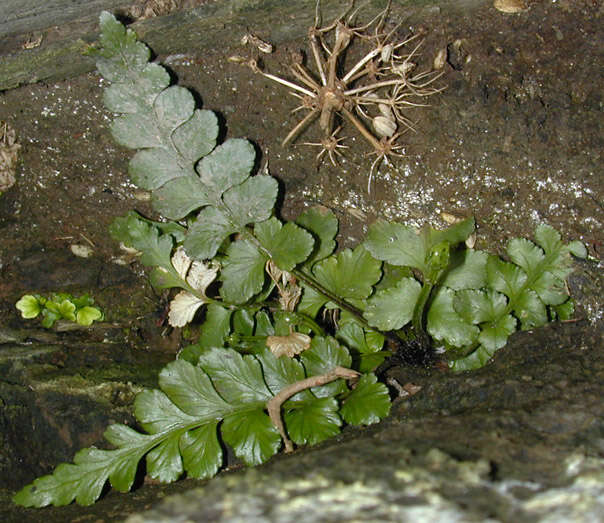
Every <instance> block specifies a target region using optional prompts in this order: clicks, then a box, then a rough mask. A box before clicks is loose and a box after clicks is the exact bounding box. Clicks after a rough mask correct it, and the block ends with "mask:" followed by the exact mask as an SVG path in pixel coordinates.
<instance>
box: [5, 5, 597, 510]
mask: <svg viewBox="0 0 604 523" xmlns="http://www.w3.org/2000/svg"><path fill="white" fill-rule="evenodd" d="M101 30H102V32H101V40H100V42H101V48H100V49H99V50H96V54H97V60H98V61H97V66H98V70H99V72H100V73H101V74H102V75H103V77H104V78H105V79H106V80H107V81H108V82H110V84H111V85H110V86H109V87H108V88H107V89H106V90H105V94H104V100H105V104H106V106H107V108H108V109H110V110H111V111H113V112H115V113H118V116H117V117H116V118H115V119H114V121H113V123H112V124H111V133H112V135H113V136H114V138H115V139H116V141H117V142H118V143H119V144H121V145H123V146H125V147H128V148H131V149H138V152H136V154H135V155H134V157H133V158H132V160H131V161H130V166H129V172H130V175H131V177H132V179H133V181H134V182H135V183H136V184H137V185H138V186H140V187H141V188H144V189H146V190H149V191H150V192H151V195H152V203H153V207H154V209H155V210H156V211H157V212H158V213H159V214H161V215H162V216H163V217H164V218H166V219H167V221H163V222H161V221H160V222H154V221H151V220H148V219H146V218H144V217H143V216H141V215H139V214H137V213H135V212H130V213H129V214H128V215H126V216H124V217H122V218H118V219H116V220H115V222H114V223H113V225H112V227H111V234H112V235H113V237H114V238H115V239H116V240H118V241H120V242H122V243H123V245H124V247H125V248H128V249H133V250H134V251H136V252H137V253H138V254H139V255H140V261H141V263H143V264H144V265H146V266H148V267H149V268H150V269H151V272H150V279H151V282H152V284H153V285H154V286H155V287H156V288H158V289H171V288H176V289H178V290H179V291H178V293H177V294H176V295H175V296H174V298H173V299H172V301H171V303H170V311H169V322H170V323H171V324H172V325H173V326H177V327H182V326H184V325H186V324H188V323H189V322H191V321H192V320H193V319H194V318H195V317H196V315H197V316H198V317H200V318H202V323H201V327H200V336H199V339H198V341H197V342H196V343H195V344H193V345H190V346H188V347H185V348H184V349H182V350H181V352H180V353H179V355H178V358H177V359H176V361H174V362H172V363H170V364H169V365H167V366H166V367H165V368H164V369H163V370H162V371H161V373H160V376H159V390H146V391H144V392H142V393H140V394H139V395H138V396H137V398H136V400H135V405H134V413H135V416H136V418H137V420H138V422H139V424H140V428H141V429H142V431H141V432H139V431H137V430H134V429H132V428H130V427H127V426H125V425H119V424H116V425H111V426H110V427H109V428H108V429H107V431H106V433H105V437H106V439H107V441H108V442H109V443H110V444H112V445H113V446H114V447H115V449H114V450H100V449H96V448H89V449H84V450H81V451H80V452H78V453H77V454H76V456H75V458H74V463H73V464H62V465H59V466H58V467H57V468H56V469H55V471H54V472H53V474H50V475H47V476H43V477H41V478H38V479H36V480H35V481H34V482H33V483H32V484H30V485H28V486H26V487H24V488H23V489H22V490H21V491H19V492H18V493H17V494H16V495H15V497H14V501H15V502H16V503H18V504H21V505H25V506H38V507H39V506H44V505H48V504H54V505H63V504H67V503H70V502H71V501H73V500H74V499H75V500H76V501H77V502H78V503H81V504H89V503H93V502H94V501H95V500H96V499H97V498H98V497H99V496H100V494H101V492H102V490H103V488H104V486H105V485H106V483H107V481H109V482H110V483H111V485H112V486H113V487H114V488H116V489H117V490H120V491H127V490H129V489H130V488H131V487H132V484H133V481H134V478H135V474H136V471H137V468H138V464H139V462H140V461H141V460H142V459H145V464H146V473H147V474H148V475H149V476H150V477H152V478H155V479H158V480H160V481H163V482H169V481H174V480H176V479H178V478H179V477H181V476H182V475H183V474H187V475H188V476H190V477H194V478H209V477H212V476H213V475H215V474H216V473H217V471H218V470H219V469H220V468H221V466H222V465H223V463H224V457H223V446H224V445H228V446H229V447H231V448H232V449H233V451H234V453H235V455H236V456H237V457H239V458H240V459H241V460H242V461H243V462H244V463H246V464H249V465H255V464H258V463H262V462H264V461H266V460H267V459H269V458H270V457H271V456H272V455H274V454H275V453H276V452H278V450H279V449H280V448H281V447H282V446H284V447H285V450H286V451H291V450H292V449H293V448H294V444H296V445H305V444H311V445H312V444H316V443H318V442H320V441H323V440H324V439H326V438H329V437H331V436H334V435H336V434H338V433H339V432H340V430H341V427H342V426H343V424H345V423H346V424H350V425H368V424H371V423H375V422H378V421H379V420H380V419H382V418H383V417H385V416H386V415H387V414H388V412H389V409H390V398H389V395H388V390H387V388H386V387H385V385H384V384H382V383H380V382H379V381H378V378H377V376H376V375H375V374H374V371H375V369H376V368H377V367H378V366H379V365H380V364H381V363H382V362H384V360H385V359H386V358H387V357H388V356H389V355H391V354H392V350H393V349H396V348H397V347H403V348H404V347H405V346H406V344H409V343H413V344H414V346H417V345H418V344H419V345H420V346H422V345H425V346H428V345H431V344H433V343H434V342H436V343H440V344H443V345H444V347H445V348H446V349H447V351H448V353H449V354H451V366H452V367H453V368H454V369H455V370H466V369H473V368H478V367H480V366H482V365H484V364H485V363H486V361H487V360H488V359H489V358H490V357H491V356H492V355H493V353H494V352H495V351H496V350H497V349H499V348H501V347H502V346H503V345H505V342H506V340H507V337H508V336H509V335H510V334H511V333H512V332H514V331H515V330H517V329H518V328H532V327H535V326H538V325H541V324H543V323H545V322H546V321H549V320H551V319H555V318H566V317H568V316H569V315H570V314H571V312H572V302H571V301H570V299H569V296H568V293H567V291H566V289H565V287H564V282H565V278H566V276H567V275H568V273H569V271H570V267H571V254H574V255H576V256H585V254H586V253H585V249H584V248H583V246H582V245H581V244H579V243H577V242H572V243H570V244H568V245H564V244H563V243H562V242H561V239H560V235H559V234H558V233H557V232H556V231H554V230H553V229H552V228H550V227H548V226H540V227H538V228H537V231H536V234H535V242H536V243H531V242H529V241H527V240H518V239H516V240H512V241H511V242H510V243H509V246H508V250H507V254H508V257H509V261H503V260H501V259H500V258H499V257H496V256H493V255H488V254H487V253H484V252H481V251H474V250H472V249H468V248H466V247H465V244H464V242H465V241H466V240H467V238H468V237H469V236H470V234H472V233H473V231H474V220H473V219H472V218H469V219H467V220H464V221H462V222H460V223H458V224H456V225H453V226H452V227H449V228H448V229H446V230H443V231H439V230H435V229H432V228H430V227H425V228H423V229H422V230H416V229H413V228H411V227H407V226H405V225H402V224H399V223H390V222H385V221H378V222H376V223H375V224H373V225H372V226H371V227H370V229H369V232H368V235H367V239H366V240H365V242H364V243H363V244H362V245H359V246H357V247H356V248H354V249H344V250H342V251H340V252H337V253H336V252H335V250H336V243H335V237H336V234H337V230H338V223H337V220H336V218H335V216H334V214H333V213H332V212H331V211H329V210H327V209H325V208H321V207H318V208H311V209H308V210H307V211H306V212H304V213H303V214H302V215H301V216H300V217H299V218H298V219H297V220H296V221H295V222H287V223H283V222H282V221H281V220H279V219H278V218H277V217H276V216H275V213H274V206H275V201H276V198H277V189H278V187H277V183H276V181H275V180H274V179H273V178H271V177H270V176H269V175H267V174H256V175H252V171H253V170H254V165H255V162H256V157H255V150H254V147H253V146H252V144H251V143H250V142H248V141H247V140H242V139H229V140H227V141H225V142H224V143H222V144H221V145H218V146H217V144H216V139H217V136H218V122H217V118H216V116H215V115H214V113H212V112H211V111H206V110H201V109H197V108H196V107H195V103H194V99H193V96H192V95H191V93H190V92H189V91H187V90H186V89H183V88H181V87H178V86H170V85H169V83H170V82H169V76H168V74H167V72H166V71H165V70H164V69H163V68H162V67H161V66H160V65H158V64H155V63H149V55H150V52H149V50H148V48H147V47H146V46H145V45H144V44H142V43H140V42H138V41H137V39H136V35H135V34H134V33H133V32H132V31H131V30H126V29H125V28H124V27H123V26H122V25H121V24H120V23H119V22H117V20H116V19H115V18H114V17H113V16H112V15H110V14H109V13H103V14H102V15H101ZM324 317H331V318H332V319H333V321H331V322H327V323H325V322H324V321H322V318H324ZM386 339H389V340H390V342H391V343H389V344H388V348H385V347H386V344H385V341H386Z"/></svg>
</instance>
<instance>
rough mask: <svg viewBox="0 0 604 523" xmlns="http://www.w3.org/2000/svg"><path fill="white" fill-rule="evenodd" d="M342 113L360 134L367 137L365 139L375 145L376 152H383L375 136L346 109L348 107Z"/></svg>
mask: <svg viewBox="0 0 604 523" xmlns="http://www.w3.org/2000/svg"><path fill="white" fill-rule="evenodd" d="M341 112H342V114H343V115H344V116H345V117H346V118H348V121H349V122H351V123H352V124H353V125H354V126H355V127H356V128H357V129H358V130H359V132H360V133H361V134H362V135H363V136H364V137H365V139H366V140H367V141H368V142H369V143H370V144H371V145H373V148H374V149H375V150H376V151H378V152H380V151H381V150H382V146H381V144H380V142H379V141H378V139H377V138H376V137H375V136H373V135H372V134H371V133H370V132H369V131H368V130H367V129H366V128H365V126H364V125H363V124H362V123H361V122H359V121H358V120H357V118H356V117H355V115H354V114H352V113H351V112H350V111H349V110H348V109H346V107H342V109H341Z"/></svg>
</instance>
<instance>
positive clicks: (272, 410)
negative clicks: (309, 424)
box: [266, 367, 360, 452]
mask: <svg viewBox="0 0 604 523" xmlns="http://www.w3.org/2000/svg"><path fill="white" fill-rule="evenodd" d="M359 376H360V374H359V373H358V372H357V371H356V370H352V369H347V368H345V367H334V368H333V369H332V370H330V371H329V372H327V373H325V374H321V375H319V376H311V377H310V378H306V379H304V380H300V381H296V382H295V383H292V384H291V385H288V386H287V387H285V388H283V389H281V390H280V391H279V393H278V394H276V395H275V396H274V397H273V398H272V399H270V400H269V401H268V403H267V404H266V408H267V410H268V415H269V417H270V418H271V421H272V422H273V424H274V425H275V427H277V429H279V433H280V434H281V437H282V438H283V443H284V444H285V452H293V450H294V444H293V443H292V441H291V440H290V439H289V437H288V436H287V432H286V430H285V426H284V425H283V420H282V418H281V405H283V404H284V403H285V402H286V401H287V400H288V399H289V398H291V397H292V396H293V395H294V394H297V393H298V392H301V391H303V390H306V389H311V388H312V387H318V386H320V385H325V384H327V383H331V382H332V381H335V380H337V379H340V378H344V379H346V380H351V379H355V378H358V377H359Z"/></svg>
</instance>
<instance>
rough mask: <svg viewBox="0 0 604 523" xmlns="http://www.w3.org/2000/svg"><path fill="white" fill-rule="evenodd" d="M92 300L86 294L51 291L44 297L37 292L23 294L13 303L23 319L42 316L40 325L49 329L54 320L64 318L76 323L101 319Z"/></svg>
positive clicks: (86, 322)
mask: <svg viewBox="0 0 604 523" xmlns="http://www.w3.org/2000/svg"><path fill="white" fill-rule="evenodd" d="M93 304H94V300H93V299H92V298H91V297H90V296H89V295H87V294H84V295H83V296H80V297H78V298H76V297H74V296H72V295H71V294H66V293H53V294H51V295H50V297H48V298H45V297H44V296H41V295H39V294H25V295H24V296H22V297H21V298H20V299H19V301H18V302H17V303H16V304H15V307H17V309H19V311H20V312H21V316H22V317H23V318H25V319H33V318H37V317H38V316H40V315H41V316H42V325H43V326H44V327H46V328H47V329H50V328H51V327H52V326H53V325H54V324H55V322H56V321H58V320H66V321H71V322H75V323H77V324H78V325H84V326H88V325H92V323H93V322H94V321H97V320H102V319H103V313H102V312H101V310H100V309H99V308H98V307H93Z"/></svg>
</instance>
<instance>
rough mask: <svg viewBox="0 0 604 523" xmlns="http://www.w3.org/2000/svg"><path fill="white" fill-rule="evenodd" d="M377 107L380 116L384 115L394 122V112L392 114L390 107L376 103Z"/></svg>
mask: <svg viewBox="0 0 604 523" xmlns="http://www.w3.org/2000/svg"><path fill="white" fill-rule="evenodd" d="M378 108H379V110H380V113H382V116H385V117H386V118H387V119H388V120H392V121H393V122H394V114H392V109H391V108H390V106H389V105H388V104H378Z"/></svg>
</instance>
